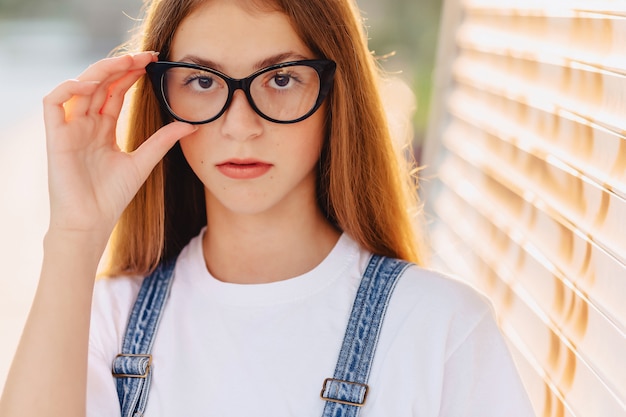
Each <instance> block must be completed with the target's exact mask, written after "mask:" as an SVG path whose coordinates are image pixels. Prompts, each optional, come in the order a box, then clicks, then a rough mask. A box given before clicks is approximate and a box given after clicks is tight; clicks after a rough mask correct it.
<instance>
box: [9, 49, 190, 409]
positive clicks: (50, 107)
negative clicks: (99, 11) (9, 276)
mask: <svg viewBox="0 0 626 417" xmlns="http://www.w3.org/2000/svg"><path fill="white" fill-rule="evenodd" d="M155 59H156V56H155V54H152V53H140V54H136V55H125V56H122V57H117V58H110V59H105V60H102V61H100V62H98V63H96V64H94V65H92V66H90V67H89V68H88V69H87V70H86V71H85V72H84V73H83V74H81V75H80V76H79V78H78V79H77V80H70V81H66V82H64V83H63V84H61V85H59V86H58V87H57V88H56V89H54V90H53V91H52V92H51V93H50V94H49V95H48V96H47V97H46V98H45V99H44V119H45V125H46V139H47V154H48V186H49V193H50V225H49V229H48V232H47V234H46V237H45V239H44V258H43V264H42V269H41V276H40V280H39V285H38V288H37V292H36V294H35V298H34V301H33V305H32V308H31V311H30V314H29V316H28V320H27V322H26V326H25V328H24V332H23V334H22V338H21V340H20V343H19V346H18V349H17V353H16V355H15V358H14V361H13V364H12V366H11V370H10V372H9V376H8V379H7V382H6V385H5V389H4V392H3V394H2V398H1V399H0V417H13V416H24V417H29V416H33V417H34V416H38V417H39V416H64V417H74V416H76V417H78V416H84V415H85V409H86V404H85V402H86V400H85V397H86V381H87V349H88V338H89V317H90V310H91V300H92V291H93V283H94V277H95V274H96V269H97V266H98V262H99V260H100V257H101V256H102V254H103V252H104V249H105V246H106V243H107V240H108V238H109V236H110V234H111V231H112V230H113V227H114V226H115V223H116V221H117V219H118V218H119V216H120V215H121V213H122V211H123V210H124V208H125V207H126V206H127V205H128V203H129V202H130V200H131V199H132V198H133V196H134V195H135V194H136V193H137V190H138V189H139V187H140V186H141V184H143V182H144V181H145V180H146V178H147V177H148V175H149V173H150V172H151V171H152V169H153V168H154V166H155V165H156V164H157V162H158V161H159V160H160V159H162V158H163V156H164V155H165V153H166V152H167V151H168V150H169V149H170V148H171V147H172V146H173V145H174V143H176V141H177V140H178V139H179V138H180V137H183V136H185V135H187V134H189V133H191V132H192V131H193V130H194V128H193V127H192V126H189V125H186V124H183V123H171V124H169V125H167V126H165V127H163V128H162V129H160V130H159V131H158V132H156V133H155V134H154V135H153V136H152V137H151V138H149V139H148V140H147V141H146V142H145V143H144V144H143V145H142V146H141V147H140V148H139V149H137V150H136V151H135V152H133V153H131V154H127V153H124V152H121V151H120V150H119V148H118V147H117V144H116V138H115V129H116V124H117V119H118V118H119V114H120V111H121V108H122V103H123V100H124V94H125V93H126V92H127V91H128V89H129V88H130V87H131V86H132V85H133V84H134V83H135V82H136V81H137V80H138V79H139V78H140V77H141V76H142V75H143V74H144V72H145V71H144V68H145V66H146V65H147V64H148V63H149V62H150V61H152V60H155Z"/></svg>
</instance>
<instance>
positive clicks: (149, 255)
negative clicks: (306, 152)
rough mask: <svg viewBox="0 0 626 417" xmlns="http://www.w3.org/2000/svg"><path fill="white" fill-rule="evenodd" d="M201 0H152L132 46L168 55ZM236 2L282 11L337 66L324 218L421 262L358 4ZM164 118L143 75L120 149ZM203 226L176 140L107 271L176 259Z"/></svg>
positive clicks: (368, 244) (409, 199) (376, 249)
mask: <svg viewBox="0 0 626 417" xmlns="http://www.w3.org/2000/svg"><path fill="white" fill-rule="evenodd" d="M205 1H210V0H153V1H151V2H149V3H148V4H147V9H146V12H147V13H146V19H145V22H144V24H143V28H142V31H141V33H139V36H140V38H141V44H140V45H139V49H140V50H146V51H149V50H153V51H160V53H161V57H164V58H167V57H168V54H169V47H170V44H171V41H172V38H173V36H174V33H175V31H176V29H177V27H178V26H179V25H180V23H181V21H182V20H183V19H184V18H185V17H186V16H188V15H189V14H190V13H192V12H193V11H194V10H195V9H196V8H197V7H198V6H199V5H201V4H203V3H204V2H205ZM241 3H243V4H244V5H245V6H246V7H252V6H254V7H265V8H267V7H272V8H274V9H278V10H279V11H281V12H283V13H285V14H286V15H287V17H288V18H289V19H290V20H291V22H292V25H293V27H294V29H295V31H296V32H297V33H298V35H299V36H300V38H301V39H302V40H303V42H304V43H305V44H306V45H307V47H308V48H309V49H310V50H311V51H312V52H313V53H314V54H316V55H317V56H318V57H320V58H327V59H332V60H334V61H335V62H336V63H337V72H336V75H335V81H334V86H333V89H332V91H331V93H330V95H329V97H328V98H327V100H328V101H327V106H326V109H327V111H328V116H329V120H330V122H329V127H328V134H327V138H326V140H325V143H324V146H323V149H322V153H321V157H320V163H319V166H320V168H319V177H318V187H317V198H318V203H319V205H320V208H321V209H322V211H323V213H324V214H325V215H326V218H327V219H328V221H329V222H330V223H331V224H333V225H335V226H336V227H337V228H338V229H340V230H342V231H344V232H346V233H348V234H349V235H350V236H351V237H352V238H354V239H355V240H356V241H357V242H358V243H359V244H360V245H361V246H362V247H364V248H366V249H368V250H369V251H371V252H373V253H377V254H381V255H386V256H392V257H397V258H401V259H405V260H408V261H412V262H415V263H417V264H422V263H423V254H422V249H421V245H420V242H419V240H418V237H417V235H418V234H420V233H417V234H416V223H415V222H414V221H413V220H414V219H415V218H416V216H417V214H418V211H419V210H418V207H417V204H418V200H417V195H416V183H415V182H414V181H413V178H412V176H411V175H410V174H409V169H408V168H407V167H406V166H404V165H405V164H404V163H405V162H406V158H403V157H400V158H398V153H397V152H396V151H395V150H394V145H393V143H392V139H391V138H390V134H389V129H388V126H387V122H386V118H385V112H384V109H383V106H382V102H381V99H380V97H379V93H378V89H377V71H378V68H377V66H376V63H375V60H374V58H373V56H372V55H371V53H370V52H369V51H368V49H367V41H366V37H365V33H364V30H363V26H362V22H361V20H360V17H359V11H358V9H357V8H356V5H355V4H354V3H353V2H352V1H351V0H272V1H271V4H267V3H264V2H261V1H254V0H251V1H248V2H246V1H245V0H242V1H241ZM167 121H168V118H167V116H166V115H164V114H163V113H162V111H161V110H160V108H159V105H158V102H157V100H156V98H155V96H154V94H153V92H152V90H151V87H150V85H149V83H148V81H147V80H146V79H145V77H144V78H143V79H142V80H140V81H139V82H138V85H137V87H136V91H135V94H134V96H133V100H132V103H131V110H130V122H129V126H130V127H131V129H130V132H129V134H128V137H127V143H126V148H127V150H128V151H131V150H134V149H136V148H137V147H138V146H139V145H140V144H141V143H142V142H143V141H144V140H145V138H148V137H149V136H151V135H152V134H153V133H154V132H156V131H157V130H158V129H159V128H160V127H162V126H163V125H164V124H165V123H166V122H167ZM205 224H206V208H205V202H204V188H203V186H202V183H201V182H200V181H199V180H198V179H197V178H196V176H195V175H194V174H193V172H192V171H191V168H190V167H189V166H188V165H187V163H186V161H185V159H184V157H183V155H182V152H181V150H180V147H179V146H178V145H176V146H175V147H174V148H173V149H172V150H171V151H170V152H169V153H168V155H167V156H166V157H165V158H164V159H163V161H161V162H160V163H159V164H158V165H157V166H156V168H155V169H154V171H153V172H152V174H151V175H150V177H149V178H148V180H147V181H146V183H145V184H144V185H143V186H142V188H141V189H140V191H139V193H138V194H137V196H136V197H135V198H134V199H133V200H132V202H131V203H130V205H129V206H128V208H127V209H126V210H125V212H124V213H123V215H122V217H121V218H120V220H119V222H118V224H117V226H116V230H115V233H114V236H113V238H112V242H111V247H110V248H111V251H110V259H109V268H108V271H107V274H110V275H119V274H146V273H148V272H150V271H151V270H153V269H154V268H155V267H156V265H157V264H158V263H159V262H160V261H161V260H162V259H168V258H171V257H174V256H177V255H178V253H179V252H180V251H181V249H182V248H183V247H184V246H185V245H186V244H187V242H188V241H189V240H190V239H191V238H192V237H193V236H195V235H196V234H197V233H199V231H200V229H201V228H202V227H203V226H204V225H205ZM420 235H421V234H420Z"/></svg>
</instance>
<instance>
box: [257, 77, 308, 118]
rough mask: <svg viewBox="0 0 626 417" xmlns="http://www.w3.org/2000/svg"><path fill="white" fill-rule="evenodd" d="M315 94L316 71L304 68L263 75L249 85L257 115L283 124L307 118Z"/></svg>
mask: <svg viewBox="0 0 626 417" xmlns="http://www.w3.org/2000/svg"><path fill="white" fill-rule="evenodd" d="M319 92H320V79H319V76H318V74H317V71H316V70H315V69H313V68H311V67H309V66H306V65H293V66H288V67H283V68H277V69H274V70H271V71H267V72H263V73H261V74H259V75H258V76H257V77H256V78H254V80H253V81H252V83H251V85H250V95H251V96H252V100H253V101H254V104H255V105H256V107H257V108H258V109H259V111H260V112H261V113H263V114H264V115H266V116H267V117H270V118H272V119H274V120H279V121H284V122H289V121H293V120H296V119H299V118H301V117H303V116H305V115H306V114H308V113H309V112H310V111H311V109H313V107H315V103H316V101H317V97H318V95H319Z"/></svg>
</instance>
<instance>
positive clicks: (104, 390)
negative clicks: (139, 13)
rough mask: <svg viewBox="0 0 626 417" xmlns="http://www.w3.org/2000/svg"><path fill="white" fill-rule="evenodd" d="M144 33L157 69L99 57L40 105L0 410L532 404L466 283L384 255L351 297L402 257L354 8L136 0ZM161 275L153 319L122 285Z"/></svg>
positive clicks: (396, 181) (250, 411)
mask: <svg viewBox="0 0 626 417" xmlns="http://www.w3.org/2000/svg"><path fill="white" fill-rule="evenodd" d="M142 40H143V42H142V45H141V50H142V51H158V53H160V54H159V55H158V57H157V52H141V53H136V54H131V55H124V56H120V57H116V58H111V59H105V60H103V61H100V62H98V63H96V64H94V65H92V66H91V67H89V68H88V69H87V70H86V71H85V72H84V73H83V74H81V75H80V76H79V77H78V79H76V80H70V81H67V82H65V83H63V84H61V85H60V86H58V87H57V88H56V89H55V90H53V91H52V92H51V93H50V94H49V95H48V96H47V97H46V98H45V100H44V110H45V122H46V133H47V149H48V158H49V187H50V200H51V201H50V204H51V218H50V226H49V230H48V233H47V234H46V237H45V241H44V249H45V250H44V253H45V255H44V261H43V267H42V273H41V278H40V285H39V287H38V291H37V294H36V297H35V300H34V304H33V307H32V311H31V313H30V316H29V319H28V322H27V325H26V328H25V330H24V334H23V337H22V340H21V342H20V346H19V348H18V352H17V354H16V357H15V360H14V363H13V366H12V369H11V372H10V375H9V378H8V381H7V384H6V388H5V392H4V394H3V398H2V402H1V404H0V416H2V417H8V416H18V415H19V416H43V415H46V416H64V417H67V416H85V415H89V416H116V415H118V416H119V415H122V412H121V411H120V399H121V400H125V399H126V400H128V397H129V396H130V394H129V393H130V392H131V391H132V389H133V388H129V386H130V385H125V384H127V383H128V384H144V383H145V384H144V385H142V386H143V388H145V390H144V391H142V392H144V394H145V395H146V396H144V397H142V399H141V400H139V403H140V404H139V405H138V406H137V407H138V408H135V406H136V404H132V405H131V406H129V405H128V402H127V401H126V402H124V401H123V403H124V404H125V405H123V406H122V408H123V409H124V415H142V414H143V413H144V412H145V415H147V416H176V415H207V416H220V417H228V416H233V417H235V416H238V417H240V416H248V415H250V416H252V415H254V416H268V417H269V416H271V417H276V416H320V415H322V413H324V415H340V414H341V413H343V414H342V415H356V414H357V413H358V412H359V410H362V412H361V415H362V416H370V417H371V416H394V417H401V416H419V417H435V416H440V417H444V416H445V417H448V416H483V417H484V416H498V417H501V416H509V417H515V416H525V417H526V416H530V415H532V412H531V409H530V406H529V404H528V401H527V398H526V396H525V393H524V391H523V388H522V386H521V384H520V381H519V379H518V377H517V375H516V372H515V369H514V366H513V364H512V361H511V359H510V356H509V354H508V352H507V350H506V347H505V345H504V342H503V340H502V338H501V336H500V334H499V332H498V329H497V327H496V324H495V322H494V319H493V317H492V314H491V310H490V307H489V305H488V303H487V302H485V300H484V299H483V298H481V297H480V296H478V295H477V294H476V293H475V292H474V291H473V290H471V289H469V288H467V287H466V286H464V285H463V284H460V283H458V282H456V281H453V280H451V279H449V278H446V277H443V276H441V275H438V274H436V273H434V272H431V271H428V270H425V269H421V268H420V267H418V266H408V267H407V265H406V264H404V263H402V262H399V261H398V262H396V261H393V262H395V263H394V264H393V265H399V269H397V271H399V272H398V273H399V274H401V275H402V276H401V278H399V279H398V281H394V282H396V284H393V285H395V290H394V291H391V290H390V291H389V293H390V294H391V292H392V293H393V294H392V296H391V298H390V301H388V304H385V302H383V303H382V304H379V305H378V307H375V308H372V307H371V305H369V304H368V301H367V300H369V298H368V299H367V300H366V302H364V303H361V302H360V301H358V300H359V298H358V297H359V294H360V288H361V287H360V284H361V281H362V280H363V282H365V281H366V280H368V279H369V278H366V277H369V276H370V275H371V274H370V272H372V271H374V270H375V271H378V272H380V270H379V269H376V268H378V267H376V268H374V267H372V266H371V265H373V263H372V262H373V259H379V258H376V257H372V255H373V254H377V255H384V256H387V257H390V258H399V259H403V260H406V261H411V262H413V263H414V264H416V265H419V264H421V263H422V259H421V252H420V249H419V248H418V247H417V244H416V242H417V239H416V237H415V236H414V234H413V230H414V228H413V227H412V225H411V220H410V216H409V211H410V210H409V209H410V207H411V206H412V205H413V204H414V202H415V200H414V198H413V196H412V195H411V194H410V193H408V190H409V188H410V187H407V185H406V184H405V181H404V179H403V175H404V174H402V172H403V171H402V170H401V169H400V167H399V165H398V160H397V158H396V156H395V154H394V151H393V147H392V142H391V140H390V138H389V134H388V129H387V126H386V122H385V119H384V116H383V109H382V107H381V104H380V101H379V98H378V94H377V91H376V87H375V84H376V82H375V65H374V63H373V60H372V57H371V55H370V54H369V53H368V51H367V48H366V43H365V37H364V35H363V33H362V29H361V27H360V25H359V19H358V15H357V12H356V9H355V5H354V4H352V3H350V1H349V0H306V1H305V0H267V1H260V0H258V1H254V0H154V1H153V2H152V3H151V4H150V5H149V8H148V13H147V18H146V20H145V23H144V28H143V33H142ZM146 71H147V72H148V77H146V76H144V74H145V73H146ZM138 80H139V82H138V84H137V87H136V91H135V92H134V96H133V105H132V108H131V114H130V133H129V136H128V141H127V146H128V152H122V151H120V150H119V149H118V147H117V145H116V138H115V131H116V124H117V120H118V117H119V115H120V111H121V108H122V102H123V97H124V94H125V93H126V92H127V90H129V88H130V87H131V86H132V85H133V84H135V82H137V81H138ZM146 138H147V139H146ZM114 227H115V234H114V238H113V240H112V245H111V251H110V253H111V255H110V265H109V268H108V271H107V272H108V275H110V276H112V277H115V278H109V279H104V280H101V281H99V282H97V284H96V285H95V290H94V284H93V281H94V279H93V277H94V276H95V274H96V269H97V266H98V262H99V259H100V257H101V256H102V254H103V252H104V250H105V246H106V243H107V241H108V239H109V236H110V235H111V233H112V231H113V229H114ZM371 259H372V260H371ZM172 269H173V271H172ZM155 270H156V273H154V274H152V275H150V274H151V273H152V272H154V271H155ZM381 270H384V268H383V269H381ZM368 274H370V275H368ZM380 274H382V272H380ZM380 274H378V275H377V274H376V273H374V274H373V275H375V276H376V277H378V276H379V275H380ZM147 275H150V277H151V278H150V279H146V280H145V281H144V279H143V277H144V276H147ZM164 276H165V277H170V276H173V279H171V280H167V279H166V280H165V281H163V282H168V283H169V284H168V285H171V287H170V289H169V290H168V292H166V293H164V294H165V295H164V296H163V297H161V300H162V301H163V300H164V304H163V307H162V310H160V307H154V310H160V311H161V312H162V315H160V316H158V315H157V316H156V317H157V318H156V319H154V320H153V319H152V318H151V317H152V316H150V315H149V314H151V313H150V311H152V310H150V309H151V308H153V301H150V302H148V303H146V302H145V299H148V298H150V297H151V296H150V295H148V296H147V297H148V298H145V299H144V295H145V294H144V293H143V292H141V291H143V290H140V287H142V285H143V283H144V282H152V281H154V282H161V281H159V280H160V279H161V278H162V277H164ZM153 277H156V278H154V280H153ZM362 277H364V278H362ZM388 282H391V281H388ZM150 288H154V287H150ZM372 288H374V290H376V291H377V290H378V287H377V286H374V287H372ZM391 288H392V289H393V287H391ZM148 291H151V290H148ZM155 291H156V290H155ZM92 293H93V297H92ZM138 294H139V295H138ZM142 294H144V295H142ZM168 294H169V295H168ZM138 297H139V300H140V301H139V303H138V305H139V304H142V303H144V304H146V305H147V307H146V308H147V309H148V310H141V311H140V312H139V313H131V311H133V308H134V307H133V306H134V305H135V300H136V299H137V298H138ZM355 297H356V300H357V301H355ZM368 297H369V295H368ZM153 298H155V299H158V298H159V297H158V296H154V297H153ZM142 300H143V301H142ZM154 303H157V304H158V302H157V301H154ZM353 304H354V305H355V306H357V305H364V306H365V307H364V310H363V311H364V314H363V316H364V317H365V319H364V320H365V321H367V320H370V319H371V318H372V317H377V313H380V314H381V315H382V313H385V316H384V321H383V322H382V325H381V326H380V327H378V329H380V333H376V332H375V331H369V330H368V331H365V330H363V328H362V327H359V326H361V322H358V323H357V326H356V327H350V326H348V322H349V320H351V318H350V317H351V311H352V307H353ZM155 305H156V304H155ZM144 307H145V306H144ZM146 311H148V312H146ZM90 312H91V313H90ZM129 316H131V321H130V324H129ZM147 322H154V323H158V328H156V330H155V333H154V336H153V339H150V335H149V334H147V333H151V331H150V330H145V328H144V327H141V326H143V325H144V324H145V323H147ZM137 323H138V324H137ZM135 325H137V326H139V327H138V328H139V329H140V331H139V333H138V334H130V336H128V337H127V336H126V331H127V330H126V329H127V326H128V327H129V329H131V330H132V328H134V327H135ZM347 326H348V331H346V327H347ZM373 327H376V326H373ZM368 328H369V327H368ZM344 334H345V335H346V339H349V338H348V336H350V337H352V336H354V337H356V340H357V342H356V343H353V345H354V346H353V347H355V352H356V355H357V356H358V355H360V354H361V353H363V351H373V348H375V355H373V356H372V362H371V368H369V367H368V366H369V365H367V366H365V368H367V370H366V372H365V378H364V379H363V380H358V378H357V379H355V380H354V381H353V380H351V379H349V378H348V377H346V378H345V379H344V378H338V377H337V371H338V370H339V369H340V368H341V366H343V365H346V366H348V368H350V367H351V366H352V362H351V361H352V359H350V360H342V359H341V358H340V359H339V363H338V357H340V356H341V357H343V356H342V355H343V354H344V352H343V351H341V354H340V349H341V348H342V340H343V339H344ZM146 338H147V339H146ZM363 338H364V339H363ZM146 340H148V341H147V342H146ZM150 340H151V341H150ZM372 340H373V341H374V343H373V344H370V345H368V344H366V341H372ZM361 342H363V344H361ZM376 342H377V343H376ZM141 344H147V345H150V347H149V348H147V350H146V351H145V352H143V351H140V350H132V349H130V350H128V349H127V347H128V346H131V348H132V347H133V346H138V345H141ZM120 353H123V355H122V356H119V357H118V354H120ZM353 353H354V352H353ZM133 360H138V361H139V362H137V363H138V365H137V366H136V367H137V368H139V369H138V372H137V373H135V374H133V375H130V373H131V370H127V368H133V367H134V366H135V365H132V366H126V365H128V364H129V363H131V362H130V361H133ZM126 361H129V362H126ZM142 361H143V362H142ZM342 361H343V362H344V363H343V365H341V363H342ZM112 363H113V370H112V369H111V364H112ZM133 363H134V362H133ZM336 364H337V367H335V365H336ZM334 370H335V371H334ZM352 370H353V368H350V372H352ZM357 371H360V370H359V369H357ZM334 372H335V373H334ZM112 373H113V375H112ZM129 375H130V376H129ZM329 377H334V378H335V379H327V378H329ZM120 381H121V382H120ZM351 389H354V390H355V391H354V392H356V393H357V394H356V396H355V397H354V398H352V397H350V398H348V397H341V395H339V396H338V394H337V393H338V392H344V391H345V390H351ZM320 390H322V393H321V395H320ZM346 392H347V391H346ZM144 394H142V395H144ZM148 394H149V397H147V395H148ZM342 395H343V394H342ZM146 401H147V406H146V407H144V405H145V404H144V403H145V402H146ZM131 402H132V401H131ZM329 404H331V405H329ZM335 404H340V405H337V406H335ZM129 407H130V408H129ZM341 407H344V408H341ZM361 407H362V408H361ZM144 408H145V410H144ZM328 410H330V411H328ZM346 410H347V411H346Z"/></svg>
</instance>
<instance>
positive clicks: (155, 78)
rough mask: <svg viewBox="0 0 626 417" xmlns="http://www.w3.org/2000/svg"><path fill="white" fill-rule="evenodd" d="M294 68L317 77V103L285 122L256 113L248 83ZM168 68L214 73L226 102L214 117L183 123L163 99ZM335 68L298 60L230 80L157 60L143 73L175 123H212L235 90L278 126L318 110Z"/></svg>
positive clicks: (325, 63) (318, 61)
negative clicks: (222, 83) (302, 68)
mask: <svg viewBox="0 0 626 417" xmlns="http://www.w3.org/2000/svg"><path fill="white" fill-rule="evenodd" d="M297 65H305V66H307V67H311V68H313V69H314V70H315V71H316V72H317V75H318V77H319V80H320V89H319V94H318V96H317V100H316V101H315V105H314V106H313V107H312V108H311V110H309V112H308V113H306V114H305V115H304V116H301V117H299V118H297V119H294V120H286V121H285V120H276V119H273V118H271V117H269V116H267V115H266V114H264V113H263V112H261V110H259V108H258V107H257V106H256V104H255V103H254V99H253V98H252V95H251V93H250V85H251V84H252V81H253V80H254V79H255V78H257V77H258V76H260V75H262V74H265V73H266V72H270V71H274V70H277V69H280V68H287V67H293V66H297ZM170 68H192V69H197V70H201V71H206V72H210V73H211V74H214V75H216V76H218V77H220V78H221V79H223V80H224V81H225V82H226V85H228V97H227V98H226V103H224V107H222V109H221V110H220V111H219V112H218V113H217V115H215V116H214V117H212V118H210V119H206V120H202V121H199V122H198V121H195V122H194V121H190V120H185V119H183V118H182V117H180V116H178V115H176V113H174V111H173V110H172V108H171V107H170V105H169V104H168V102H167V99H166V97H165V90H164V88H163V87H164V86H163V80H164V75H165V72H166V71H167V70H168V69H170ZM336 68H337V64H336V63H335V62H334V61H331V60H328V59H307V60H301V61H290V62H283V63H280V64H276V65H272V66H269V67H266V68H262V69H260V70H258V71H256V72H254V73H252V74H251V75H249V76H247V77H246V78H240V79H236V78H231V77H229V76H228V75H226V74H224V73H221V72H219V71H217V70H214V69H213V68H208V67H203V66H201V65H196V64H191V63H188V62H169V61H157V62H151V63H150V64H148V65H147V66H146V72H147V73H148V77H149V78H150V81H151V83H152V88H153V90H154V93H155V94H156V96H157V98H158V100H159V103H160V104H161V107H162V108H163V109H164V110H166V111H167V113H168V114H169V115H170V116H172V117H173V118H174V119H176V120H178V121H181V122H185V123H189V124H193V125H200V124H205V123H210V122H212V121H214V120H217V119H219V118H220V117H221V116H222V114H224V112H225V111H226V110H227V109H228V107H229V106H230V103H231V102H232V100H233V95H234V94H235V91H237V90H243V92H244V93H245V95H246V98H247V99H248V103H249V104H250V107H252V109H253V110H254V111H255V112H256V113H257V114H258V115H259V116H261V117H262V118H264V119H265V120H269V121H270V122H274V123H280V124H289V123H297V122H300V121H302V120H304V119H306V118H308V117H309V116H311V115H312V114H313V113H315V112H316V111H317V109H319V107H320V106H321V105H322V103H323V101H324V99H325V98H326V96H327V95H328V93H329V92H330V89H331V87H332V84H333V79H334V76H335V70H336Z"/></svg>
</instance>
